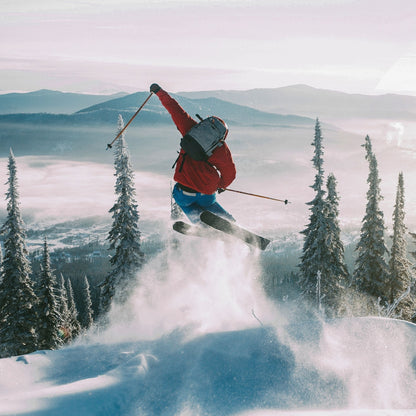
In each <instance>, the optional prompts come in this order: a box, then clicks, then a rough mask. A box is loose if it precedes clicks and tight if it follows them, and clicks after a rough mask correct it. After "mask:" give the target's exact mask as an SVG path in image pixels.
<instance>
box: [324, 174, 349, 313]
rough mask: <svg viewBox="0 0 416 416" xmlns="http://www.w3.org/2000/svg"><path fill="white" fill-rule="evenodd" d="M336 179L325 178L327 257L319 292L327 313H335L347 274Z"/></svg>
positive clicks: (332, 177)
mask: <svg viewBox="0 0 416 416" xmlns="http://www.w3.org/2000/svg"><path fill="white" fill-rule="evenodd" d="M336 184H337V182H336V179H335V176H334V175H333V174H332V173H331V174H330V175H328V179H327V192H328V193H327V197H326V199H325V206H324V221H325V224H326V232H325V235H326V238H325V242H324V243H325V245H326V247H327V255H328V257H327V258H326V259H325V261H324V262H323V263H322V265H321V268H320V272H321V276H322V277H321V293H322V294H323V295H324V299H323V304H324V305H325V310H326V312H327V314H330V315H337V310H338V307H339V302H340V300H341V297H342V290H343V288H345V287H346V286H347V285H348V280H349V274H348V270H347V266H346V264H345V257H344V245H343V243H342V241H341V230H340V227H339V222H338V214H339V211H338V204H339V198H338V194H337V191H336Z"/></svg>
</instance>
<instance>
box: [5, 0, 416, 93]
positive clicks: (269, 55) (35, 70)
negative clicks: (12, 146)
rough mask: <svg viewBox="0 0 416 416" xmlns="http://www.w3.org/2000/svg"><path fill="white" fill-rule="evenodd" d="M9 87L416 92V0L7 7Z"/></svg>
mask: <svg viewBox="0 0 416 416" xmlns="http://www.w3.org/2000/svg"><path fill="white" fill-rule="evenodd" d="M1 10H2V13H1V16H0V22H1V24H0V36H1V39H2V42H1V45H0V57H1V58H0V75H1V76H0V91H3V92H7V91H32V90H36V89H42V88H48V89H56V90H61V91H76V92H94V93H102V92H114V91H126V92H134V91H139V90H145V89H147V88H148V86H149V84H150V83H151V82H153V81H156V82H161V83H163V84H164V85H165V86H166V88H167V89H168V90H169V91H191V90H214V89H240V90H245V89H251V88H260V87H261V88H264V87H266V88H269V87H270V88H273V87H281V86H285V85H291V84H297V83H302V84H309V85H311V86H314V87H317V88H329V89H336V90H340V91H346V92H358V93H369V94H380V93H384V92H395V93H406V94H416V75H415V74H416V42H415V40H414V37H413V36H412V34H413V33H414V28H415V26H416V25H415V24H416V13H415V11H416V5H415V3H414V1H413V0H397V1H394V2H392V1H390V0H332V1H328V0H316V1H306V0H277V1H271V0H261V1H250V0H234V1H218V0H216V1H208V0H170V1H159V0H149V1H144V0H137V1H131V0H106V1H102V0H101V1H98V0H90V1H81V0H79V1H77V0H68V1H60V0H39V1H36V2H29V1H27V0H12V1H9V0H4V1H2V5H1Z"/></svg>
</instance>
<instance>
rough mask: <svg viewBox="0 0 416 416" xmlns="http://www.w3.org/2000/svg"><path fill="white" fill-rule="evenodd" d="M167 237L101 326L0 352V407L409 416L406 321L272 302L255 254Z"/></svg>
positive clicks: (414, 379) (413, 403)
mask: <svg viewBox="0 0 416 416" xmlns="http://www.w3.org/2000/svg"><path fill="white" fill-rule="evenodd" d="M171 237H172V236H171V235H167V236H166V238H171ZM178 238H179V245H175V244H171V245H170V246H169V248H168V249H167V250H166V251H165V252H163V253H161V254H160V255H159V256H157V257H155V258H154V259H152V260H151V261H150V262H149V263H148V264H147V265H146V266H145V268H144V269H143V270H142V272H141V273H140V276H139V279H140V281H141V284H140V285H136V286H134V287H132V288H131V297H130V300H129V301H128V303H127V304H126V305H125V306H123V307H115V308H113V310H112V312H111V316H110V326H109V327H108V328H107V329H106V330H101V331H96V330H95V331H92V332H91V333H89V334H87V335H86V336H85V337H84V338H82V339H80V340H79V341H77V342H76V343H75V344H73V345H71V346H69V347H65V348H63V349H61V350H58V351H38V352H35V353H33V354H28V355H25V356H21V357H12V358H6V359H2V360H0V415H31V416H49V415H50V416H51V415H54V416H55V415H62V416H66V415H68V416H69V415H71V416H72V415H111V416H114V415H126V416H158V415H160V416H205V415H212V416H222V415H223V416H231V415H233V416H237V415H238V416H276V415H279V416H288V415H291V416H312V415H313V416H318V415H319V416H321V415H325V416H327V415H328V416H329V415H331V416H332V415H334V416H345V415H352V416H370V415H371V416H373V415H377V416H387V415H392V416H396V415H400V416H402V415H404V416H406V415H416V374H415V371H416V326H414V325H412V324H408V323H405V322H402V321H397V320H388V319H381V318H346V319H343V320H337V321H331V322H323V321H322V320H321V319H319V317H311V316H309V317H306V316H305V315H303V314H301V313H300V311H299V310H297V308H295V307H294V306H293V305H272V304H271V303H270V302H269V301H268V300H267V299H266V298H265V297H264V295H263V293H262V290H261V288H260V287H259V284H258V278H259V273H260V267H259V266H258V256H259V255H260V254H259V253H257V252H256V251H253V250H251V249H249V248H248V247H246V246H244V245H243V244H242V243H241V244H240V243H235V242H233V243H232V244H231V243H229V242H227V241H225V242H224V241H218V242H216V241H214V240H207V241H205V240H204V239H201V238H199V239H198V238H186V237H182V236H178ZM175 247H176V248H175Z"/></svg>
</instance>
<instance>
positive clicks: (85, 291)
mask: <svg viewBox="0 0 416 416" xmlns="http://www.w3.org/2000/svg"><path fill="white" fill-rule="evenodd" d="M83 283H84V284H83V288H82V313H81V314H80V317H79V323H80V324H81V327H82V328H84V329H88V328H90V327H91V325H92V324H93V311H92V301H91V292H90V284H89V283H88V279H87V276H84V282H83Z"/></svg>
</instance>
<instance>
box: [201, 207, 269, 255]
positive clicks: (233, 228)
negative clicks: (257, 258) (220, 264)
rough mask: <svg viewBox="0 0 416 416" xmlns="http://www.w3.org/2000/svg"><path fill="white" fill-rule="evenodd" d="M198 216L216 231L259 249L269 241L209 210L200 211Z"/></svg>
mask: <svg viewBox="0 0 416 416" xmlns="http://www.w3.org/2000/svg"><path fill="white" fill-rule="evenodd" d="M200 218H201V221H202V222H203V223H204V224H207V225H209V226H210V227H212V228H215V229H216V230H218V231H222V232H224V233H226V234H229V235H232V236H234V237H236V238H239V239H240V240H243V241H244V242H245V243H247V244H250V245H252V246H254V247H257V248H259V249H260V250H265V249H266V247H267V246H268V245H269V243H270V240H268V239H267V238H264V237H261V236H259V235H257V234H254V233H252V232H251V231H248V230H245V229H244V228H241V227H240V226H238V225H237V224H235V223H233V222H230V221H228V220H226V219H225V218H222V217H219V216H218V215H215V214H213V213H212V212H210V211H204V212H202V213H201V215H200Z"/></svg>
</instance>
